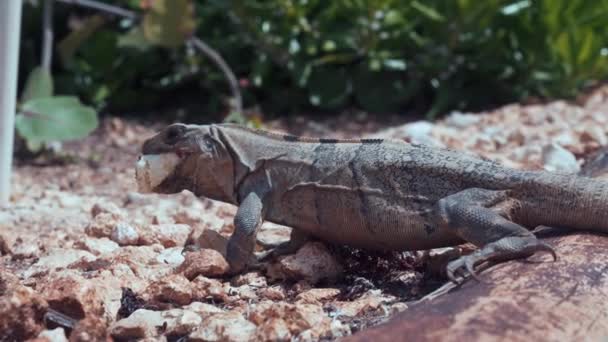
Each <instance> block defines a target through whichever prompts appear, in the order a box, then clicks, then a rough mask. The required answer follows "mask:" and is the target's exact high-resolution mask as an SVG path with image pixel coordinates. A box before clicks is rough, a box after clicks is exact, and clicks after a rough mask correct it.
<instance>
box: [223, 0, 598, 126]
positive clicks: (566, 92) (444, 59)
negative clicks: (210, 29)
mask: <svg viewBox="0 0 608 342" xmlns="http://www.w3.org/2000/svg"><path fill="white" fill-rule="evenodd" d="M233 4H234V5H233V8H232V12H233V13H234V14H235V15H236V16H237V17H238V18H239V22H240V23H241V25H242V27H243V31H244V32H247V33H248V35H249V36H250V37H251V39H253V41H254V42H255V44H256V47H257V48H258V49H259V50H261V51H262V53H259V54H258V55H257V56H255V58H256V59H257V60H256V61H253V62H252V64H253V65H254V66H255V67H254V68H252V70H251V72H250V78H251V79H253V80H256V82H254V84H255V85H260V88H264V89H261V90H262V91H264V90H265V91H271V92H272V91H274V89H273V86H274V87H284V86H285V85H284V84H273V83H274V82H273V80H274V79H276V72H277V70H276V66H277V65H278V66H279V67H280V69H281V70H282V71H283V72H286V73H289V74H290V75H291V80H292V82H293V83H291V84H290V86H291V87H293V88H296V87H297V88H299V89H298V90H299V91H303V92H305V93H306V94H308V96H306V97H305V98H307V99H308V104H309V105H312V106H315V107H319V108H325V107H331V108H336V107H340V106H344V105H347V104H349V103H351V102H354V103H356V104H358V105H360V106H362V107H363V108H364V109H367V110H370V111H394V110H397V109H399V108H404V107H406V106H408V105H409V104H411V103H412V101H413V99H417V98H420V97H423V98H427V99H429V102H428V107H427V108H428V112H427V113H428V114H429V115H430V116H434V115H436V114H439V113H441V112H443V111H445V110H447V109H454V108H460V109H476V108H481V107H483V106H487V105H493V104H500V103H503V102H507V101H513V100H521V99H523V98H526V97H528V96H543V97H568V96H573V95H575V94H576V92H577V91H578V90H579V89H581V88H582V87H584V86H586V85H588V84H590V83H592V82H594V81H597V80H601V79H603V78H605V77H606V75H607V72H608V59H607V58H606V56H605V53H603V51H604V52H605V50H606V49H605V45H606V43H607V38H608V25H607V24H608V15H607V14H608V13H607V12H606V11H608V1H605V0H603V1H602V0H600V1H595V2H590V1H585V0H569V1H559V0H557V1H556V0H544V1H529V0H519V1H500V0H485V1H472V0H457V1H456V0H432V1H424V2H423V1H402V0H373V1H372V0H368V1H365V0H359V1H352V0H336V1H332V2H326V1H321V0H309V1H289V0H284V1H279V0H276V1H249V2H245V1H235V2H233ZM603 48H604V50H602V49H603ZM264 64H273V66H274V67H270V66H265V65H264ZM313 75H318V76H319V77H311V76H313ZM321 75H322V76H321ZM320 77H322V78H324V80H325V81H324V82H323V81H320Z"/></svg>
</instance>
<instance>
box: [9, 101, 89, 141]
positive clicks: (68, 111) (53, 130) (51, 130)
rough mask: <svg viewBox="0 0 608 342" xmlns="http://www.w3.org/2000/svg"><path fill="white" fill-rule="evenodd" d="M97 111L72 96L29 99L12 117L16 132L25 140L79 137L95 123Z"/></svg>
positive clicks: (85, 133) (86, 133)
mask: <svg viewBox="0 0 608 342" xmlns="http://www.w3.org/2000/svg"><path fill="white" fill-rule="evenodd" d="M97 124H98V122H97V114H96V113H95V110H93V109H92V108H91V107H87V106H84V105H83V104H82V103H80V101H79V100H78V98H76V97H74V96H54V97H45V98H38V99H32V100H29V101H27V102H25V103H24V104H23V105H22V106H21V111H20V113H19V114H17V116H16V117H15V127H16V128H17V132H19V134H20V135H21V136H22V137H24V138H25V139H26V140H27V141H32V142H35V143H37V142H48V141H61V140H72V139H79V138H83V137H85V136H87V135H88V134H89V133H91V131H93V130H94V129H95V128H96V127H97Z"/></svg>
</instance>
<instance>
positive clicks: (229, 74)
mask: <svg viewBox="0 0 608 342" xmlns="http://www.w3.org/2000/svg"><path fill="white" fill-rule="evenodd" d="M0 1H2V0H0ZM55 1H60V2H63V3H66V4H72V5H78V6H82V7H88V8H92V9H96V10H99V11H102V12H106V13H110V14H114V15H118V16H120V17H123V18H128V19H132V20H136V19H139V14H138V13H136V12H134V11H129V10H126V9H123V8H120V7H117V6H113V5H108V4H104V3H100V2H98V1H94V0H55ZM187 42H188V43H190V44H192V45H193V46H194V47H196V48H197V49H198V50H199V51H200V52H202V53H203V54H204V55H206V56H207V57H208V58H209V59H211V61H213V63H215V65H216V66H217V67H218V68H219V69H220V70H221V71H222V72H223V73H224V77H225V78H226V80H227V81H228V84H229V85H230V90H231V92H232V97H233V99H234V103H231V104H230V107H233V108H230V109H231V110H236V111H237V112H239V113H242V111H243V97H242V96H241V90H240V88H239V83H238V81H237V79H236V76H235V75H234V72H233V71H232V69H230V66H228V63H226V61H225V60H224V59H223V58H222V56H221V55H220V54H219V53H218V52H217V51H216V50H214V49H213V48H212V47H211V46H209V45H208V44H207V43H205V42H203V41H202V40H201V39H200V38H198V37H196V36H192V37H190V38H189V39H188V41H187Z"/></svg>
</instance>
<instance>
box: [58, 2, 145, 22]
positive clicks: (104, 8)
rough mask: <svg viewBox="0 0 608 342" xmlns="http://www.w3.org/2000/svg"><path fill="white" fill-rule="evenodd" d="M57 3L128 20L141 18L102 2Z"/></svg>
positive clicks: (133, 13)
mask: <svg viewBox="0 0 608 342" xmlns="http://www.w3.org/2000/svg"><path fill="white" fill-rule="evenodd" d="M55 1H59V2H63V3H65V4H70V5H78V6H81V7H87V8H92V9H96V10H99V11H102V12H106V13H109V14H113V15H117V16H119V17H123V18H127V19H137V18H138V17H139V15H138V14H137V13H136V12H134V11H130V10H126V9H124V8H121V7H118V6H114V5H108V4H104V3H102V2H99V1H94V0H55Z"/></svg>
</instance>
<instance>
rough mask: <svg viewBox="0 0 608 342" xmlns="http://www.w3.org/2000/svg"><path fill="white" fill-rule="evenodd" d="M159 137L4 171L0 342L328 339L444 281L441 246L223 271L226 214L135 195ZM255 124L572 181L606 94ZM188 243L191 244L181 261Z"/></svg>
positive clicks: (304, 256) (607, 135) (79, 150)
mask: <svg viewBox="0 0 608 342" xmlns="http://www.w3.org/2000/svg"><path fill="white" fill-rule="evenodd" d="M393 123H394V122H393ZM159 127H160V126H157V125H152V126H146V125H143V124H141V123H135V122H125V121H122V120H120V119H107V120H104V122H103V125H102V127H100V129H99V130H98V131H97V132H96V133H95V134H93V135H92V136H90V137H89V138H87V139H85V140H83V141H79V142H73V143H69V144H66V145H65V146H64V147H63V151H64V152H65V153H67V154H69V155H70V158H69V159H70V160H69V162H66V163H64V164H57V163H56V162H53V163H49V162H48V161H45V160H38V161H35V162H31V161H29V162H27V163H24V162H19V161H16V163H17V166H16V168H15V174H14V177H13V185H14V187H13V195H12V198H11V206H10V207H8V208H2V209H0V340H2V341H4V340H7V341H11V340H26V339H31V340H36V341H64V340H66V339H68V338H69V339H70V340H74V341H80V340H82V341H85V340H86V341H103V340H111V339H114V340H117V341H127V340H138V339H139V340H149V341H153V340H154V341H157V340H161V341H162V340H167V341H178V340H181V341H185V340H188V341H220V340H221V341H247V340H273V341H276V340H290V339H294V340H298V341H315V340H333V339H336V338H339V337H341V336H345V335H350V334H353V333H355V332H357V331H359V330H361V329H364V328H366V327H368V326H371V325H375V324H378V323H379V322H382V321H384V320H386V319H387V318H389V317H390V316H391V315H393V314H394V313H396V312H399V311H403V310H407V308H408V302H411V301H413V300H416V299H419V298H421V297H423V296H424V295H425V294H427V293H429V292H430V291H432V290H433V289H435V288H437V287H438V286H440V285H441V284H442V283H443V282H445V279H444V278H443V276H442V275H441V272H439V270H440V269H441V265H443V264H444V263H445V261H446V260H447V258H449V257H450V255H451V253H452V251H451V250H450V249H445V250H436V251H432V252H431V253H393V254H391V253H388V254H370V253H366V252H364V251H359V250H352V249H348V248H344V247H340V246H330V245H325V244H322V243H320V242H311V243H308V244H307V245H305V246H304V247H302V248H301V249H300V250H299V251H298V252H297V253H296V254H294V255H288V256H284V257H281V258H279V259H276V260H272V261H269V262H268V263H267V264H265V267H264V268H263V269H261V270H257V271H251V272H249V273H246V274H242V275H239V276H232V277H231V276H228V275H226V271H227V268H228V266H227V264H226V261H225V259H224V257H223V256H222V254H223V253H224V250H225V243H226V237H228V236H229V235H230V233H231V232H232V229H233V226H232V217H233V215H234V213H235V208H234V207H232V206H230V205H226V204H222V203H219V202H213V201H211V200H208V199H197V198H195V197H194V196H193V195H192V194H191V193H188V192H184V193H181V194H178V195H173V196H163V195H142V194H139V193H137V192H136V186H135V180H134V169H133V166H134V163H135V160H136V158H137V153H138V148H139V146H140V144H141V142H142V141H143V140H144V139H146V138H147V137H149V136H151V135H152V134H153V133H154V131H155V129H157V128H159ZM268 127H269V128H271V129H273V130H282V131H289V132H291V133H295V134H306V135H311V136H322V135H324V136H334V137H335V136H339V137H352V136H359V135H366V136H368V137H391V138H396V139H404V140H407V141H410V142H415V143H425V144H433V145H436V146H444V147H449V148H453V149H458V150H463V151H467V152H468V153H474V154H477V155H481V156H483V157H486V158H490V159H497V160H499V161H501V162H503V163H505V164H507V165H509V166H512V167H517V168H527V169H540V168H545V169H547V170H554V171H565V172H577V171H578V170H579V169H580V166H581V164H582V160H583V159H584V158H588V157H589V156H590V155H592V153H593V152H594V151H596V150H597V149H598V148H599V147H600V146H602V145H606V144H608V89H606V88H600V89H597V90H596V91H594V92H593V93H591V94H589V95H588V96H586V97H585V99H581V100H580V101H579V103H576V104H575V103H566V102H562V101H558V102H552V103H548V104H542V105H541V104H538V105H526V106H524V105H510V106H506V107H502V108H499V109H497V110H494V111H492V112H486V113H479V114H475V115H473V114H466V113H452V114H450V115H449V116H448V117H447V118H446V119H444V120H441V121H439V122H436V123H429V122H423V121H419V122H412V123H408V124H403V125H397V126H390V127H388V126H387V123H374V121H373V120H370V119H369V118H367V119H361V120H353V119H352V117H349V116H342V117H338V118H337V119H332V120H330V121H327V122H322V123H310V122H308V121H306V120H305V119H302V118H300V119H296V120H294V121H290V122H287V121H276V122H271V123H268ZM64 160H65V159H64ZM288 236H289V228H287V227H282V226H278V225H274V224H271V223H266V224H264V226H263V228H262V231H261V233H260V236H259V238H258V240H259V242H260V244H259V246H258V247H259V251H262V250H264V247H263V246H265V245H268V244H272V243H276V242H280V241H284V240H286V239H287V238H288ZM185 245H198V246H200V247H202V249H200V250H199V251H193V252H186V253H182V249H183V247H184V246H185Z"/></svg>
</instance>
